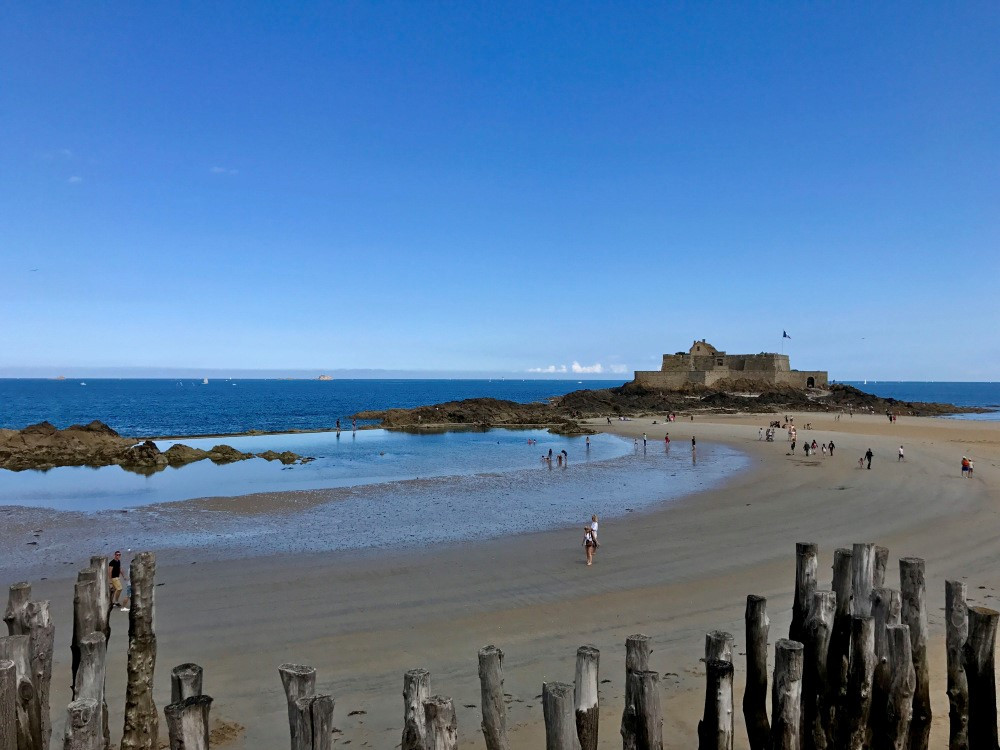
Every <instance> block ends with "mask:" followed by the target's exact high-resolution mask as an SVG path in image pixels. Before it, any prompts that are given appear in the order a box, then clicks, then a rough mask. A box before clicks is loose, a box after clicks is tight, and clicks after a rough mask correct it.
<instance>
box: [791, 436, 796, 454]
mask: <svg viewBox="0 0 1000 750" xmlns="http://www.w3.org/2000/svg"><path fill="white" fill-rule="evenodd" d="M790 455H795V441H794V440H793V441H792V452H791V454H790Z"/></svg>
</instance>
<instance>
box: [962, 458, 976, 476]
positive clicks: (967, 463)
mask: <svg viewBox="0 0 1000 750" xmlns="http://www.w3.org/2000/svg"><path fill="white" fill-rule="evenodd" d="M973 468H974V467H973V465H972V459H970V458H968V457H966V456H962V476H963V477H964V478H965V479H972V470H973Z"/></svg>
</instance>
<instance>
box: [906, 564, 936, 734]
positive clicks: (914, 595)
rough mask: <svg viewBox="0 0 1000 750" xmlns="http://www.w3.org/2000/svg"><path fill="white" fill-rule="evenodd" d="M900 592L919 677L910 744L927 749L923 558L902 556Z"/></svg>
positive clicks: (928, 712)
mask: <svg viewBox="0 0 1000 750" xmlns="http://www.w3.org/2000/svg"><path fill="white" fill-rule="evenodd" d="M899 594H900V619H901V621H902V623H903V624H904V625H906V626H908V627H909V629H910V653H911V655H912V657H913V670H914V676H915V679H916V685H915V686H914V693H913V720H912V722H911V723H910V738H909V742H908V748H909V750H928V745H929V743H930V735H931V687H930V668H929V666H928V663H927V584H926V582H925V580H924V561H923V559H922V558H919V557H902V558H900V560H899Z"/></svg>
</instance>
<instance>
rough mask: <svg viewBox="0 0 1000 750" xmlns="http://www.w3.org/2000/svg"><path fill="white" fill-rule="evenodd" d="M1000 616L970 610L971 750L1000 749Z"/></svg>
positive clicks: (991, 611)
mask: <svg viewBox="0 0 1000 750" xmlns="http://www.w3.org/2000/svg"><path fill="white" fill-rule="evenodd" d="M998 618H1000V613H998V612H997V611H996V610H994V609H987V608H986V607H969V638H968V640H966V642H965V648H964V649H963V655H964V657H965V675H966V678H967V679H968V681H969V747H970V748H973V749H974V750H980V748H983V750H996V748H997V687H996V660H995V653H994V650H995V647H996V637H997V619H998Z"/></svg>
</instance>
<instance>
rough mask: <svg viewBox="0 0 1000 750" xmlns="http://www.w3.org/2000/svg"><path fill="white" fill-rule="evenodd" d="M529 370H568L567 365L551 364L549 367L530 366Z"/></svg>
mask: <svg viewBox="0 0 1000 750" xmlns="http://www.w3.org/2000/svg"><path fill="white" fill-rule="evenodd" d="M528 372H566V365H558V366H556V365H549V366H548V367H529V368H528Z"/></svg>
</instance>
